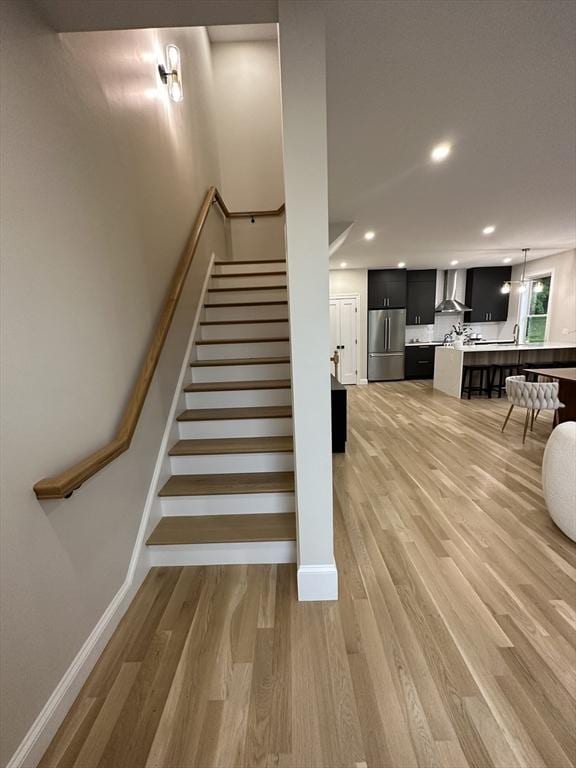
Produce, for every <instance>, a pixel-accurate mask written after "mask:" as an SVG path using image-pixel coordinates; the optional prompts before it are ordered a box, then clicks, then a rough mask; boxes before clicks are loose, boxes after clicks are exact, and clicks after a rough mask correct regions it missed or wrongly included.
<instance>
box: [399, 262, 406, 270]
mask: <svg viewBox="0 0 576 768" xmlns="http://www.w3.org/2000/svg"><path fill="white" fill-rule="evenodd" d="M405 266H406V262H405V261H399V262H398V267H399V268H400V269H402V267H405Z"/></svg>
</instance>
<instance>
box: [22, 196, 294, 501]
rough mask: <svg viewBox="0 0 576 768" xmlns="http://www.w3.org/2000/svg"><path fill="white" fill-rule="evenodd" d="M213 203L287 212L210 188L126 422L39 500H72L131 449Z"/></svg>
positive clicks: (40, 489) (45, 486)
mask: <svg viewBox="0 0 576 768" xmlns="http://www.w3.org/2000/svg"><path fill="white" fill-rule="evenodd" d="M213 203H216V204H217V205H218V206H219V208H220V209H221V211H222V213H223V214H224V216H226V218H228V219H245V218H255V217H260V216H279V215H280V214H282V213H283V212H284V205H281V206H280V208H277V209H276V210H275V211H235V212H233V211H229V210H228V208H227V206H226V204H225V203H224V200H223V199H222V196H221V194H220V192H218V190H217V189H216V187H209V189H208V191H207V192H206V195H205V196H204V200H203V202H202V206H201V207H200V210H199V212H198V215H197V217H196V220H195V222H194V226H193V227H192V231H191V233H190V237H189V238H188V242H187V243H186V245H185V247H184V250H183V252H182V255H181V257H180V261H179V262H178V265H177V267H176V270H175V272H174V275H173V277H172V282H171V283H170V288H169V290H168V294H167V296H166V298H165V300H164V305H163V307H162V312H161V314H160V318H159V320H158V323H157V325H156V328H155V329H154V335H153V336H152V341H151V342H150V346H149V347H148V352H147V353H146V358H145V359H144V362H143V363H142V367H141V368H140V372H139V374H138V378H137V379H136V382H135V384H134V387H133V388H132V392H131V394H130V397H129V399H128V402H127V403H126V407H125V408H124V413H123V414H122V420H121V421H120V425H119V427H118V429H117V430H116V434H115V435H114V437H113V438H112V440H110V442H108V443H107V444H106V445H104V446H103V447H102V448H99V449H98V450H97V451H94V452H93V453H91V454H89V455H88V456H86V457H85V458H83V459H81V460H80V461H78V462H76V463H75V464H73V465H72V466H71V467H69V468H68V469H65V470H64V471H63V472H60V473H59V474H57V475H54V476H53V477H46V478H44V479H43V480H40V481H39V482H37V483H36V485H35V486H34V493H35V494H36V497H37V498H38V499H66V498H69V497H70V496H71V495H72V493H73V492H74V491H75V490H77V489H78V488H79V487H80V486H81V485H82V483H84V482H85V481H86V480H88V478H90V477H92V476H93V475H95V474H96V473H97V472H99V471H100V470H101V469H103V468H104V467H105V466H106V465H107V464H110V462H112V461H114V459H116V458H117V457H118V456H120V454H122V453H124V451H127V450H128V448H129V447H130V443H131V442H132V437H133V435H134V431H135V430H136V425H137V424H138V419H139V417H140V413H141V411H142V408H143V406H144V401H145V400H146V395H147V393H148V389H149V388H150V383H151V382H152V377H153V376H154V371H155V370H156V366H157V365H158V360H159V359H160V354H161V352H162V349H163V347H164V342H165V341H166V336H167V335H168V331H169V330H170V326H171V325H172V319H173V318H174V313H175V311H176V307H177V306H178V301H179V300H180V296H181V295H182V291H183V289H184V284H185V282H186V277H187V275H188V272H189V270H190V266H191V264H192V260H193V259H194V255H195V253H196V250H197V248H198V243H199V241H200V235H201V234H202V230H203V229H204V224H205V223H206V219H207V218H208V214H209V213H210V208H211V206H212V204H213Z"/></svg>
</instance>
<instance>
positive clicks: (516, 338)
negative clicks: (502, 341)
mask: <svg viewBox="0 0 576 768" xmlns="http://www.w3.org/2000/svg"><path fill="white" fill-rule="evenodd" d="M512 335H513V336H514V344H519V343H520V326H519V325H518V323H514V330H513V331H512Z"/></svg>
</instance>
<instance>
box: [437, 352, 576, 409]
mask: <svg viewBox="0 0 576 768" xmlns="http://www.w3.org/2000/svg"><path fill="white" fill-rule="evenodd" d="M575 358H576V344H575V343H574V342H571V343H570V342H565V343H562V342H553V341H548V342H543V343H541V344H478V345H475V344H471V345H469V346H466V347H464V349H454V347H444V346H442V347H436V351H435V357H434V389H438V390H440V392H444V394H446V395H451V396H452V397H461V392H462V372H463V369H464V366H465V365H504V364H506V363H510V364H512V365H522V364H532V363H552V362H558V363H563V362H568V361H570V360H574V359H575Z"/></svg>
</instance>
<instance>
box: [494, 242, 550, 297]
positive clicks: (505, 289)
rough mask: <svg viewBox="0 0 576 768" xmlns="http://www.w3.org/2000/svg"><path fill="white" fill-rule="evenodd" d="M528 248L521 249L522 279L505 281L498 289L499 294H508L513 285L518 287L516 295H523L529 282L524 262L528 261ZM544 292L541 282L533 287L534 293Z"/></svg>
mask: <svg viewBox="0 0 576 768" xmlns="http://www.w3.org/2000/svg"><path fill="white" fill-rule="evenodd" d="M529 250H530V248H522V253H523V254H524V261H523V263H522V277H521V278H520V280H506V282H505V283H504V284H503V285H502V288H500V293H510V291H511V290H512V286H513V285H517V286H518V293H524V291H525V290H526V288H527V286H528V283H529V282H530V281H529V280H526V261H527V259H528V251H529ZM542 290H544V286H543V285H542V283H541V282H538V283H537V284H536V285H535V286H534V291H535V292H536V293H540V291H542Z"/></svg>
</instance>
